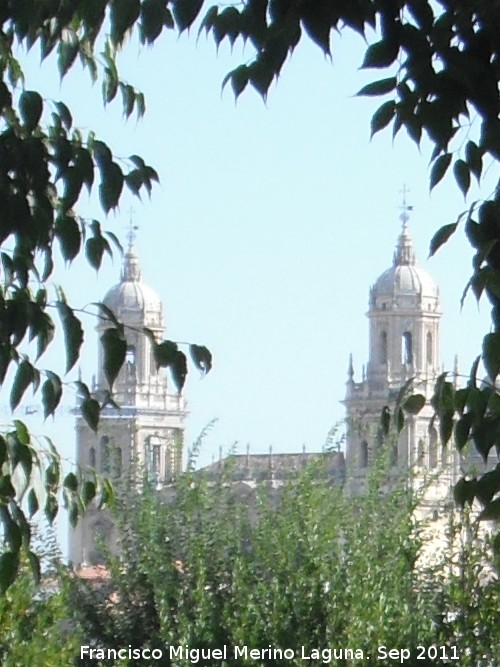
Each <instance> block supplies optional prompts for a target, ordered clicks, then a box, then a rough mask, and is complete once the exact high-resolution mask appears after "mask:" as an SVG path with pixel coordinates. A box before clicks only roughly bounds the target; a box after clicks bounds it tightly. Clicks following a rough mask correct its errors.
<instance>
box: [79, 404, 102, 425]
mask: <svg viewBox="0 0 500 667" xmlns="http://www.w3.org/2000/svg"><path fill="white" fill-rule="evenodd" d="M80 409H81V411H82V416H83V418H84V419H85V421H86V422H87V424H88V425H89V426H90V428H91V429H92V430H93V431H94V433H97V427H98V425H99V415H100V413H101V408H100V406H99V403H98V401H96V400H95V398H86V399H85V400H84V401H83V402H82V404H81V406H80Z"/></svg>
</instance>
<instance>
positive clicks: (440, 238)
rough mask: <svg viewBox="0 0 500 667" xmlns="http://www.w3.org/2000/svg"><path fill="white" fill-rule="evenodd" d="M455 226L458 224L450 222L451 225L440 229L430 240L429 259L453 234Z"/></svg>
mask: <svg viewBox="0 0 500 667" xmlns="http://www.w3.org/2000/svg"><path fill="white" fill-rule="evenodd" d="M457 226H458V222H452V223H451V224H449V225H444V226H443V227H441V229H438V231H437V232H436V233H435V234H434V236H433V237H432V240H431V245H430V250H429V257H432V256H433V255H434V254H435V253H436V252H437V251H438V250H439V248H440V247H441V246H442V245H443V244H444V243H446V241H448V239H449V238H450V237H451V235H452V234H453V233H454V232H455V230H456V228H457Z"/></svg>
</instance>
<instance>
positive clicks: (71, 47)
mask: <svg viewBox="0 0 500 667" xmlns="http://www.w3.org/2000/svg"><path fill="white" fill-rule="evenodd" d="M79 46H80V45H79V43H78V39H77V38H76V35H74V33H73V35H72V39H71V41H70V40H67V41H61V42H60V43H59V47H58V49H57V53H58V57H57V66H58V69H59V75H60V77H61V79H62V78H63V77H64V76H65V74H67V72H68V71H69V69H70V67H71V65H72V64H73V63H74V62H75V58H76V56H77V54H78V50H79Z"/></svg>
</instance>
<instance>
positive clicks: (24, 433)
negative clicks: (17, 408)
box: [14, 419, 30, 445]
mask: <svg viewBox="0 0 500 667" xmlns="http://www.w3.org/2000/svg"><path fill="white" fill-rule="evenodd" d="M14 427H15V429H16V435H17V437H18V440H19V442H20V443H21V444H22V445H29V444H30V434H29V431H28V429H27V427H26V424H25V423H24V422H22V421H20V420H19V419H14Z"/></svg>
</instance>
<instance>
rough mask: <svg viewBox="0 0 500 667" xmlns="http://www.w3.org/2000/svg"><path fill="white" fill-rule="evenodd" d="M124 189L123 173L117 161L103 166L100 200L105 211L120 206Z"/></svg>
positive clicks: (107, 211)
mask: <svg viewBox="0 0 500 667" xmlns="http://www.w3.org/2000/svg"><path fill="white" fill-rule="evenodd" d="M122 189H123V173H122V170H121V169H120V167H119V166H118V165H117V164H116V162H110V163H109V164H105V165H104V166H102V167H101V184H100V185H99V200H100V202H101V206H102V208H103V209H104V211H105V213H109V211H110V210H111V209H112V208H116V206H118V202H119V200H120V195H121V192H122Z"/></svg>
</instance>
